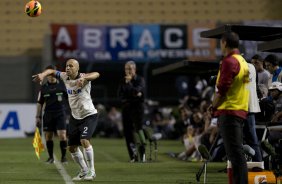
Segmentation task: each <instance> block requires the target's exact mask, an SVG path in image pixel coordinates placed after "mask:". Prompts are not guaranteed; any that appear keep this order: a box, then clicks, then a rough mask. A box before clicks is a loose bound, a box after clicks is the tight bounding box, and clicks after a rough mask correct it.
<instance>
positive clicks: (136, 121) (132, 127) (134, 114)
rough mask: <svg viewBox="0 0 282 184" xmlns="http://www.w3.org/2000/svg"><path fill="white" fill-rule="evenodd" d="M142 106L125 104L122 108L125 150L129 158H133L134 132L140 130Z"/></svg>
mask: <svg viewBox="0 0 282 184" xmlns="http://www.w3.org/2000/svg"><path fill="white" fill-rule="evenodd" d="M143 114H144V107H143V104H139V103H137V104H126V105H124V106H123V109H122V122H123V131H124V137H125V142H126V147H127V151H128V154H129V157H130V159H133V158H134V152H133V148H132V147H133V146H135V141H134V136H133V134H134V132H138V131H139V130H142V124H143Z"/></svg>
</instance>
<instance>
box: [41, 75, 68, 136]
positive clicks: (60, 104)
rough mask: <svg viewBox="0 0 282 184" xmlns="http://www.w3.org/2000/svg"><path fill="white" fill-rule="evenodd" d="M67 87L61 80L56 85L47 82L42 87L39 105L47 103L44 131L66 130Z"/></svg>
mask: <svg viewBox="0 0 282 184" xmlns="http://www.w3.org/2000/svg"><path fill="white" fill-rule="evenodd" d="M66 98H67V93H66V88H65V85H64V84H63V83H62V82H60V81H59V80H58V81H57V82H56V83H49V82H47V83H46V84H44V85H43V86H42V87H41V90H40V94H39V97H38V103H40V104H41V105H43V104H44V103H45V109H44V116H43V130H44V131H50V132H51V131H55V130H66V100H65V99H66Z"/></svg>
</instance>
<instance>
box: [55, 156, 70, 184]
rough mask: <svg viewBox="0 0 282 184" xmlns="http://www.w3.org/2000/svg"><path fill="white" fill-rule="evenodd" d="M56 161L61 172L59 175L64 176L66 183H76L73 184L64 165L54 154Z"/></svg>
mask: <svg viewBox="0 0 282 184" xmlns="http://www.w3.org/2000/svg"><path fill="white" fill-rule="evenodd" d="M54 159H55V163H54V164H55V166H56V167H57V170H58V171H59V173H60V174H61V176H63V178H64V181H65V183H66V184H74V182H72V179H71V177H70V176H69V175H68V173H67V171H66V170H65V168H64V166H63V165H62V163H61V162H60V161H59V160H58V159H57V157H56V155H55V154H54Z"/></svg>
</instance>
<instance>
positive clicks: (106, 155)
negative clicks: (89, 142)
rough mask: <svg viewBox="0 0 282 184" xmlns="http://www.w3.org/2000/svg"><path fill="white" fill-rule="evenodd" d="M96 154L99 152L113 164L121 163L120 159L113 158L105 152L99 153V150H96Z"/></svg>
mask: <svg viewBox="0 0 282 184" xmlns="http://www.w3.org/2000/svg"><path fill="white" fill-rule="evenodd" d="M95 152H98V153H99V154H102V155H104V156H105V157H106V159H107V160H109V161H111V162H119V160H118V159H116V158H114V157H113V156H111V155H110V154H108V153H107V152H105V151H97V150H95Z"/></svg>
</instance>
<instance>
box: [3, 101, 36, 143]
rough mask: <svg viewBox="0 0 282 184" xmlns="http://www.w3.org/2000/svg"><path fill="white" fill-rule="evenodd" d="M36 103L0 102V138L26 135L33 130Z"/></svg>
mask: <svg viewBox="0 0 282 184" xmlns="http://www.w3.org/2000/svg"><path fill="white" fill-rule="evenodd" d="M35 115H36V104H0V138H18V137H26V136H27V134H29V133H32V132H34V130H35Z"/></svg>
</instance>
